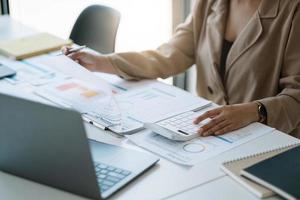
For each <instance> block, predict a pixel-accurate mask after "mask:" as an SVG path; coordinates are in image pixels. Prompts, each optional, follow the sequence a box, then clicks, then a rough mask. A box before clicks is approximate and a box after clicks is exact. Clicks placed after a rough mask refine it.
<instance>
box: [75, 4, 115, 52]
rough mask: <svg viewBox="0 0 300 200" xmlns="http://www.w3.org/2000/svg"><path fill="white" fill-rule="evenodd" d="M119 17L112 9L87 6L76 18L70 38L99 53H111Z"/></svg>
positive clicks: (113, 49)
mask: <svg viewBox="0 0 300 200" xmlns="http://www.w3.org/2000/svg"><path fill="white" fill-rule="evenodd" d="M120 17H121V15H120V13H119V12H118V11H117V10H115V9H113V8H110V7H106V6H102V5H92V6H89V7H87V8H86V9H84V10H83V11H82V13H81V14H80V15H79V17H78V18H77V20H76V22H75V24H74V27H73V29H72V32H71V35H70V38H71V39H72V40H73V41H74V42H75V43H76V44H79V45H87V46H88V47H89V48H92V49H94V50H96V51H98V52H100V53H103V54H107V53H113V52H114V51H115V40H116V34H117V31H118V27H119V23H120Z"/></svg>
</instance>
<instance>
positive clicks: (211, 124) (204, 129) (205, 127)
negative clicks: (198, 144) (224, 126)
mask: <svg viewBox="0 0 300 200" xmlns="http://www.w3.org/2000/svg"><path fill="white" fill-rule="evenodd" d="M222 121H224V118H223V117H215V118H212V119H211V120H210V122H208V123H207V124H205V125H203V126H202V127H200V129H199V131H198V133H199V134H200V135H202V134H204V133H206V132H207V131H208V130H210V129H211V128H213V127H214V126H216V125H218V124H219V123H220V122H222Z"/></svg>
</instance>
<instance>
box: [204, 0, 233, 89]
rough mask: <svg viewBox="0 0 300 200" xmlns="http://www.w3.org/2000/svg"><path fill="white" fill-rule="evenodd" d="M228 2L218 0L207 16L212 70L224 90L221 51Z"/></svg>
mask: <svg viewBox="0 0 300 200" xmlns="http://www.w3.org/2000/svg"><path fill="white" fill-rule="evenodd" d="M227 2H228V0H218V1H215V3H214V4H213V5H212V7H211V10H212V13H210V14H209V15H208V17H207V25H206V30H207V32H206V37H207V43H208V45H207V47H208V52H209V56H210V60H211V61H212V72H213V74H214V77H215V81H216V83H217V85H218V86H219V87H220V89H221V90H223V91H224V86H223V83H222V79H221V77H220V74H219V66H220V59H221V51H222V45H223V38H224V31H225V26H226V17H227Z"/></svg>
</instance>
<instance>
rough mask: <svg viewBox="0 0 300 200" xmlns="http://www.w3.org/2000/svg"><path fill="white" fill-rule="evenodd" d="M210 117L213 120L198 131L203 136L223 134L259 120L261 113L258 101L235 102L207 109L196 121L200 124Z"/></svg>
mask: <svg viewBox="0 0 300 200" xmlns="http://www.w3.org/2000/svg"><path fill="white" fill-rule="evenodd" d="M208 118H210V119H211V121H210V122H208V123H207V124H205V125H203V126H202V127H201V128H200V129H199V131H198V133H199V134H200V135H201V136H209V135H222V134H225V133H228V132H230V131H233V130H236V129H239V128H242V127H244V126H247V125H248V124H250V123H252V122H257V121H258V120H259V114H258V109H257V104H256V103H245V104H235V105H230V106H223V107H220V108H216V109H213V110H210V111H207V112H205V113H204V114H203V115H201V116H199V117H198V118H197V119H195V121H194V123H195V124H198V123H200V122H201V121H203V120H205V119H208Z"/></svg>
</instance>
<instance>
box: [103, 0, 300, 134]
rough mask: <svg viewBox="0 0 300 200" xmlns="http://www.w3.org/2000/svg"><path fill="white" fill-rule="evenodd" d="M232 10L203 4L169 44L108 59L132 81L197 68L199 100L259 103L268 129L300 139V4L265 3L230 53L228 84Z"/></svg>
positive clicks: (221, 1)
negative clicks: (226, 44)
mask: <svg viewBox="0 0 300 200" xmlns="http://www.w3.org/2000/svg"><path fill="white" fill-rule="evenodd" d="M227 10H228V1H227V0H198V1H197V2H196V4H195V7H194V9H193V11H192V13H191V15H190V16H189V17H188V19H187V20H186V22H185V23H183V24H182V25H180V26H179V27H178V29H177V31H176V33H175V35H174V36H173V38H172V39H171V40H170V41H169V42H168V43H166V44H163V45H162V46H160V47H159V48H158V49H157V50H155V51H144V52H139V53H137V52H129V53H118V54H112V55H109V56H108V58H109V60H110V61H111V63H112V64H113V65H114V66H115V68H116V70H117V71H118V73H119V75H120V76H123V77H124V78H127V79H141V78H157V77H161V78H166V77H169V76H172V75H175V74H178V73H181V72H183V71H185V70H186V69H188V68H189V67H190V66H191V65H193V64H196V66H197V92H198V94H199V96H202V97H204V98H206V99H210V100H212V101H214V102H215V103H218V104H221V105H226V104H237V103H244V102H251V101H254V100H259V101H260V102H261V103H263V104H264V105H265V107H266V109H267V112H268V120H267V124H268V125H269V126H272V127H275V128H277V129H279V130H281V131H283V132H286V133H290V134H293V135H296V136H298V137H300V0H262V3H261V5H260V7H259V9H258V11H257V12H256V13H255V14H254V16H253V17H252V18H251V20H250V21H249V23H248V24H247V26H246V27H245V28H244V30H243V31H242V32H241V34H240V35H239V36H238V38H237V39H236V41H235V42H234V44H233V46H232V48H231V50H230V52H229V55H228V58H227V63H226V73H225V81H224V83H223V82H222V80H221V77H220V74H219V64H220V55H221V49H222V41H223V38H224V30H225V21H226V16H227Z"/></svg>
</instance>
